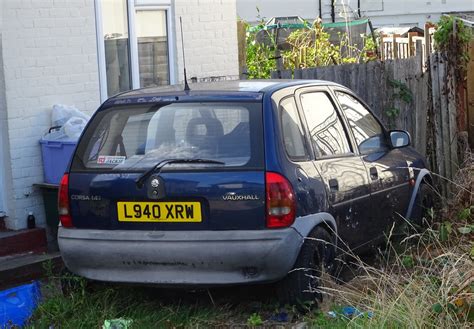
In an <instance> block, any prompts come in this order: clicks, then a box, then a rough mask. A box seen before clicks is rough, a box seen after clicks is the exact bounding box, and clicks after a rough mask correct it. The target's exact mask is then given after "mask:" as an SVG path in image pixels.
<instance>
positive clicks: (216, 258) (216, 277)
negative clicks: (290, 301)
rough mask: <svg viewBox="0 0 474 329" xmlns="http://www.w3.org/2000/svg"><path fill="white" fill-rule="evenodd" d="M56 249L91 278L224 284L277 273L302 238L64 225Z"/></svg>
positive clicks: (282, 233) (290, 233)
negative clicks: (121, 229)
mask: <svg viewBox="0 0 474 329" xmlns="http://www.w3.org/2000/svg"><path fill="white" fill-rule="evenodd" d="M58 241H59V248H60V250H61V255H62V257H63V260H64V262H65V264H66V266H67V267H68V268H69V270H71V271H72V272H74V273H76V274H78V275H81V276H84V277H86V278H89V279H93V280H100V281H111V282H128V283H145V284H148V283H149V284H157V285H164V286H167V285H208V286H217V285H230V284H245V283H257V282H259V283H260V282H271V281H276V280H278V279H281V278H283V277H284V276H285V275H286V274H287V273H288V271H289V270H290V269H291V268H292V266H293V265H294V263H295V261H296V257H297V256H298V253H299V250H300V248H301V245H302V244H303V241H304V239H303V237H302V236H301V235H300V234H299V233H298V232H297V231H296V230H295V229H293V228H287V229H280V230H261V231H155V232H152V231H105V230H84V229H65V228H62V227H60V228H59V232H58Z"/></svg>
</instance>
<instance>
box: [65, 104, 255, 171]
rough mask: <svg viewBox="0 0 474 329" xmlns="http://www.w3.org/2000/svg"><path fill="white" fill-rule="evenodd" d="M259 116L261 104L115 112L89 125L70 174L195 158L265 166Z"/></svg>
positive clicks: (100, 115) (103, 114)
mask: <svg viewBox="0 0 474 329" xmlns="http://www.w3.org/2000/svg"><path fill="white" fill-rule="evenodd" d="M261 116H262V113H261V104H260V103H258V104H257V103H242V104H238V103H171V104H169V103H168V104H155V105H148V106H129V107H126V106H120V107H112V108H109V109H106V110H103V111H100V112H99V113H98V114H97V115H96V116H95V117H94V119H93V121H92V122H91V124H90V125H89V126H88V128H87V131H86V132H85V134H84V136H83V138H82V139H81V141H80V143H79V145H78V149H77V152H76V154H75V157H74V161H73V165H72V170H97V169H101V170H106V171H107V170H110V171H130V170H132V171H134V170H137V171H142V170H144V169H148V168H150V167H152V166H153V165H155V164H156V163H158V162H160V161H163V160H168V159H195V158H201V159H208V160H217V161H221V162H224V163H225V165H224V166H225V167H262V166H263V156H262V154H263V152H262V149H263V146H262V144H263V142H262V118H261ZM173 166H176V167H183V166H185V167H193V168H194V167H196V168H202V167H203V166H205V165H195V164H194V165H192V164H187V165H182V164H176V165H173ZM213 166H215V165H213Z"/></svg>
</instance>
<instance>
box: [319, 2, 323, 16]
mask: <svg viewBox="0 0 474 329" xmlns="http://www.w3.org/2000/svg"><path fill="white" fill-rule="evenodd" d="M319 19H321V21H322V20H323V8H322V5H321V0H319Z"/></svg>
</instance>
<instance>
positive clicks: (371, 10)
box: [237, 0, 474, 27]
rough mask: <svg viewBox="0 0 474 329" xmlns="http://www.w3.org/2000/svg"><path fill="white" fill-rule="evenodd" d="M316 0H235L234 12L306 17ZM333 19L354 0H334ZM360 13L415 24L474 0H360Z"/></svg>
mask: <svg viewBox="0 0 474 329" xmlns="http://www.w3.org/2000/svg"><path fill="white" fill-rule="evenodd" d="M332 1H333V0H321V4H322V17H323V21H324V22H329V21H330V20H331V2H332ZM319 2H320V1H319V0H296V1H287V0H237V14H238V15H239V16H240V17H242V18H243V19H245V20H247V21H249V22H255V21H256V14H257V12H256V9H255V7H256V6H258V7H259V8H260V13H261V15H262V16H265V17H267V18H270V17H273V16H293V15H299V16H301V17H303V18H306V19H310V20H312V19H314V18H316V17H318V16H319ZM335 3H336V21H341V20H344V18H345V17H349V18H350V17H353V13H354V12H356V11H357V0H335ZM360 4H361V15H362V16H368V17H370V18H371V20H372V22H373V24H374V26H381V25H385V26H398V25H418V26H420V27H422V26H423V25H424V23H425V22H426V21H434V22H435V21H437V20H439V17H440V16H441V14H442V13H446V12H451V11H473V10H474V1H473V0H360Z"/></svg>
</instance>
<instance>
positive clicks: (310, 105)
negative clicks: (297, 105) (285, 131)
mask: <svg viewBox="0 0 474 329" xmlns="http://www.w3.org/2000/svg"><path fill="white" fill-rule="evenodd" d="M301 104H302V106H303V111H304V114H305V116H306V121H307V123H308V128H309V131H310V134H311V142H312V143H313V146H314V147H315V149H317V150H319V152H320V154H321V155H323V156H332V155H338V154H345V153H350V152H351V149H350V147H349V143H348V141H347V136H346V133H345V132H344V128H343V126H342V123H341V119H340V118H339V116H338V115H337V112H336V108H335V106H334V104H333V103H332V101H331V99H330V98H329V96H328V95H327V94H326V93H325V92H311V93H304V94H302V95H301Z"/></svg>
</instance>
